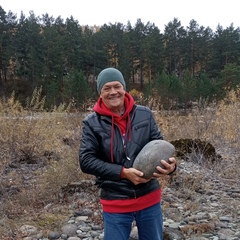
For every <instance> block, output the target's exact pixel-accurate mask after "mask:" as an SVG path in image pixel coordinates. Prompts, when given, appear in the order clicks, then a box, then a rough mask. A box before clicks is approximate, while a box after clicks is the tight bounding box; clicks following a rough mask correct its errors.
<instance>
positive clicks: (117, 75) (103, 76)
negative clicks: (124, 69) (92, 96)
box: [97, 67, 126, 94]
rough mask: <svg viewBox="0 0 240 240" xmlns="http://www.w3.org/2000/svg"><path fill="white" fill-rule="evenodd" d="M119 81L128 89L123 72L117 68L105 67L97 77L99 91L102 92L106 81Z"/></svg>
mask: <svg viewBox="0 0 240 240" xmlns="http://www.w3.org/2000/svg"><path fill="white" fill-rule="evenodd" d="M114 81H118V82H120V83H121V84H122V85H123V88H124V89H125V90H126V83H125V81H124V78H123V75H122V73H121V72H120V71H119V70H117V69H116V68H112V67H110V68H105V69H103V70H102V71H101V72H100V73H99V75H98V77H97V91H98V93H99V94H100V92H101V89H102V87H103V85H104V84H105V83H108V82H114Z"/></svg>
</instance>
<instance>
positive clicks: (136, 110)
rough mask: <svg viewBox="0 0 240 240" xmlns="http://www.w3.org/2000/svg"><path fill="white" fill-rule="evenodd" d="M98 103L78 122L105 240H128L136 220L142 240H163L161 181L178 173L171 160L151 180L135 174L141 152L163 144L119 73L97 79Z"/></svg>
mask: <svg viewBox="0 0 240 240" xmlns="http://www.w3.org/2000/svg"><path fill="white" fill-rule="evenodd" d="M97 90H98V93H99V95H100V96H99V99H98V101H97V103H96V104H95V106H94V108H93V110H94V112H93V113H91V114H90V115H88V116H87V117H86V118H85V119H84V120H83V122H82V138H81V144H80V152H79V162H80V167H81V169H82V171H83V172H85V173H88V174H92V175H95V176H96V185H97V186H98V187H99V188H100V189H101V193H100V202H101V204H102V209H103V220H104V239H105V240H113V239H114V240H128V239H129V236H130V232H131V227H132V223H133V221H134V220H135V221H136V225H137V227H138V234H139V239H140V240H163V228H162V209H161V205H160V200H161V188H160V185H159V181H158V179H157V178H159V177H160V176H162V175H166V174H170V173H172V172H174V171H175V169H176V160H175V158H170V159H169V163H167V162H166V161H164V160H161V159H159V165H160V162H161V163H162V164H163V166H164V167H165V168H161V167H160V166H158V167H157V170H158V171H159V172H158V173H153V176H152V177H151V178H149V179H145V178H144V177H143V172H141V171H138V170H137V169H135V168H133V163H134V160H135V158H136V156H137V155H138V153H139V152H140V151H141V149H142V148H143V147H144V146H145V145H146V144H147V143H148V142H150V141H152V140H157V139H163V137H162V134H161V132H160V130H159V128H158V126H157V124H156V122H155V120H154V117H153V114H152V112H151V110H150V109H149V108H147V107H145V106H140V105H136V104H135V103H134V99H133V98H132V96H131V95H130V94H129V93H128V92H126V84H125V81H124V77H123V75H122V73H121V72H120V71H119V70H118V69H115V68H106V69H104V70H102V71H101V72H100V74H99V75H98V78H97Z"/></svg>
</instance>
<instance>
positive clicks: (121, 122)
mask: <svg viewBox="0 0 240 240" xmlns="http://www.w3.org/2000/svg"><path fill="white" fill-rule="evenodd" d="M124 104H125V112H124V113H123V115H121V116H119V115H118V114H115V113H113V112H112V111H110V110H109V109H108V108H107V107H106V105H105V104H104V103H103V101H102V98H99V99H98V101H97V103H96V104H95V106H94V107H93V110H94V111H95V112H97V113H99V114H101V115H104V116H110V117H111V118H112V131H111V149H110V153H111V161H112V162H114V158H113V144H114V142H113V139H114V123H116V124H117V125H118V127H119V129H120V131H121V134H122V137H123V141H124V142H125V140H126V139H125V135H126V130H127V128H128V129H129V134H128V141H130V140H131V122H130V112H131V110H132V108H133V106H134V99H133V98H132V96H131V95H130V94H129V93H127V92H126V93H125V99H124ZM120 177H121V176H120ZM160 199H161V190H160V189H159V190H157V191H154V192H152V193H150V194H148V195H145V196H142V197H139V198H134V199H124V200H105V199H100V202H101V204H102V208H103V211H105V212H112V213H124V212H135V211H139V210H142V209H145V208H147V207H150V206H153V205H154V204H157V203H159V202H160Z"/></svg>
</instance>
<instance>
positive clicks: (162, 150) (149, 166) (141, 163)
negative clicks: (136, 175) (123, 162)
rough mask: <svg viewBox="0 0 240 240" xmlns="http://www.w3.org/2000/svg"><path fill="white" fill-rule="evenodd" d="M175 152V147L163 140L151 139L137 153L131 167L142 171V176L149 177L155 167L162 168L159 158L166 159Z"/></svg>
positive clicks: (154, 170)
mask: <svg viewBox="0 0 240 240" xmlns="http://www.w3.org/2000/svg"><path fill="white" fill-rule="evenodd" d="M174 153H175V147H174V146H173V145H172V144H171V143H169V142H167V141H165V140H153V141H151V142H149V143H148V144H146V145H145V146H144V147H143V148H142V150H141V151H140V152H139V154H138V155H137V157H136V159H135V161H134V163H133V167H134V168H136V169H138V170H139V171H142V172H143V173H144V176H143V177H144V178H151V177H152V175H153V173H154V172H158V171H157V169H156V167H157V166H160V167H162V168H164V166H163V165H162V163H161V160H165V161H167V162H168V159H169V158H170V157H172V156H173V155H174Z"/></svg>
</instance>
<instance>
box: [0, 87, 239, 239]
mask: <svg viewBox="0 0 240 240" xmlns="http://www.w3.org/2000/svg"><path fill="white" fill-rule="evenodd" d="M39 91H40V90H39ZM39 91H37V92H35V93H34V94H35V95H36V96H33V97H32V100H31V101H29V103H28V105H27V108H25V109H24V108H23V107H22V106H21V105H20V104H19V102H17V101H16V100H15V99H14V95H13V96H12V97H11V98H10V99H7V100H6V99H2V100H1V101H0V203H1V204H0V210H1V214H0V235H1V236H4V234H6V235H11V234H13V232H14V229H17V228H19V227H20V226H21V225H22V223H24V224H26V223H29V224H33V225H37V226H38V227H40V228H42V229H45V230H46V229H47V228H49V229H55V228H56V229H57V228H58V227H60V226H61V223H62V220H63V218H64V217H63V216H66V215H64V214H66V212H67V211H69V210H68V209H67V208H66V207H65V206H64V204H62V205H59V204H58V203H61V202H62V201H64V199H62V198H61V196H60V192H61V188H62V187H63V186H66V185H67V184H68V183H71V182H76V181H79V180H81V179H86V178H89V176H87V175H85V174H83V173H82V172H81V171H80V169H79V165H78V148H79V143H80V133H81V121H82V119H83V115H81V114H80V113H75V114H71V113H69V112H68V110H69V109H68V106H65V105H61V106H59V107H58V108H57V107H55V108H53V110H52V111H51V112H46V111H44V110H43V104H44V99H43V98H41V97H40V96H39ZM239 116H240V100H239V92H238V91H236V92H230V93H229V95H228V97H227V98H226V99H224V101H222V103H220V104H218V105H207V104H201V106H199V107H196V108H195V109H194V110H193V111H191V112H189V113H185V114H182V113H179V112H164V111H161V112H158V113H156V120H157V122H158V124H159V127H160V128H161V129H162V132H163V135H164V138H165V139H166V140H175V139H179V138H193V139H196V138H199V139H202V140H205V141H208V142H210V143H212V144H213V145H214V146H215V148H216V150H217V151H218V152H219V153H220V154H221V155H222V157H223V160H224V165H225V167H224V168H223V167H222V165H221V164H219V163H217V164H216V165H215V166H214V165H211V168H212V169H213V170H215V171H218V172H219V174H222V176H224V177H228V175H230V176H232V175H233V174H235V175H236V176H239V173H240V171H239V170H240V162H239V161H235V162H233V161H232V160H233V157H234V156H235V155H236V154H237V151H238V146H240V125H239ZM207 167H210V166H207ZM190 180H191V181H190ZM181 181H182V182H183V183H182V184H183V186H185V187H186V191H187V189H188V190H189V189H190V186H191V188H195V187H196V188H197V187H199V182H204V176H200V175H199V178H198V179H194V178H192V176H187V175H186V176H185V178H184V179H181ZM196 183H197V184H196ZM164 185H167V183H166V182H165V184H164ZM195 190H196V189H195ZM185 194H186V196H188V195H189V197H190V195H191V193H189V194H187V192H186V193H185ZM54 204H56V208H55V212H54V213H53V212H49V210H48V206H49V205H54ZM194 207H196V206H189V207H188V208H189V209H191V208H192V209H193V208H194ZM16 219H17V220H16ZM192 231H198V229H192ZM6 239H7V238H6Z"/></svg>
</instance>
